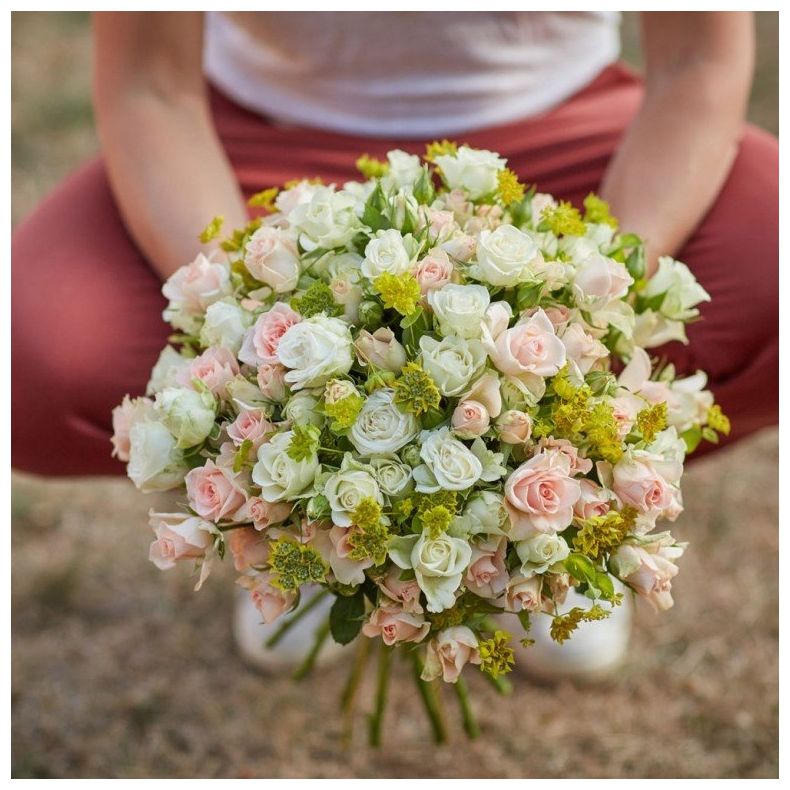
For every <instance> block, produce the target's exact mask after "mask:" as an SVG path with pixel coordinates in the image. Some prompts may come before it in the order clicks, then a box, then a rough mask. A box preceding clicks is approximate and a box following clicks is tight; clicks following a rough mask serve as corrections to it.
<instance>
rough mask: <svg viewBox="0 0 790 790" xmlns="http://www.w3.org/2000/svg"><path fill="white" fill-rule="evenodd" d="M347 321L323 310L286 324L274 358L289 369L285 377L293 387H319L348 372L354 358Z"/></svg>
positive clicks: (296, 388)
mask: <svg viewBox="0 0 790 790" xmlns="http://www.w3.org/2000/svg"><path fill="white" fill-rule="evenodd" d="M351 347H352V338H351V332H350V331H349V328H348V325H347V324H346V323H345V322H344V321H341V320H340V319H339V318H327V317H326V316H325V315H323V314H319V315H315V316H312V317H311V318H308V319H306V320H304V321H302V322H300V323H298V324H295V325H294V326H292V327H290V329H288V330H287V331H286V333H285V334H284V335H283V336H282V338H281V339H280V342H279V343H278V345H277V359H278V361H279V362H280V363H281V364H282V365H285V367H287V368H290V370H289V371H288V372H287V373H286V374H285V381H286V382H287V383H288V384H289V385H290V386H291V389H293V390H300V389H302V388H303V387H319V386H321V385H323V384H325V383H326V382H327V381H328V380H329V379H330V378H332V377H333V376H341V375H345V374H346V373H348V371H349V370H350V369H351V365H353V363H354V358H353V356H352V353H351Z"/></svg>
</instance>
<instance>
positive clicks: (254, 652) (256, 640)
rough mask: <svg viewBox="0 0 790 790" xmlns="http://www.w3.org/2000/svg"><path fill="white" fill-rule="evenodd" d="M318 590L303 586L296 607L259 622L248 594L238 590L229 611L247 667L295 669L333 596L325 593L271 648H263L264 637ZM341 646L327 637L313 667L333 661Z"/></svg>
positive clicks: (341, 648) (269, 669) (323, 617)
mask: <svg viewBox="0 0 790 790" xmlns="http://www.w3.org/2000/svg"><path fill="white" fill-rule="evenodd" d="M318 590H319V588H318V587H315V589H312V588H308V587H306V588H305V589H304V590H303V591H302V600H301V603H300V604H299V607H298V608H297V609H296V610H295V611H294V612H290V613H288V614H286V615H283V616H282V617H281V618H279V619H278V620H277V621H276V622H274V623H269V624H267V623H263V622H261V615H260V612H259V611H258V610H257V609H256V608H255V604H253V602H252V599H251V598H250V595H249V593H248V592H247V591H246V590H243V589H239V590H237V593H236V604H235V609H234V612H233V636H234V638H235V640H236V648H237V649H238V651H239V654H240V655H241V657H242V658H243V659H244V660H245V661H246V662H247V663H248V664H250V665H251V666H253V667H255V668H256V669H260V670H263V671H264V672H288V671H295V670H296V669H297V668H298V667H299V666H300V665H301V664H302V662H303V661H304V659H305V658H306V657H307V654H308V653H309V652H310V650H311V648H312V647H313V645H314V643H315V638H316V633H317V632H318V630H319V629H320V628H321V626H323V625H324V624H325V623H326V621H327V618H328V617H329V610H330V608H331V607H332V603H333V601H334V596H332V595H327V596H326V597H325V598H323V599H322V600H321V601H320V602H319V603H318V604H317V605H316V606H314V607H313V608H312V609H311V610H310V611H309V612H307V613H306V614H305V615H304V616H303V617H302V618H301V619H300V620H299V622H298V623H295V624H294V625H293V626H292V627H291V628H289V629H288V630H287V631H286V632H285V634H284V635H283V637H282V638H281V639H280V640H279V641H278V642H277V644H276V645H274V646H273V647H266V640H268V639H269V638H270V637H271V636H272V635H273V634H274V633H276V632H277V630H278V629H279V628H280V627H281V626H282V624H283V623H284V622H286V621H287V618H288V617H293V615H294V614H295V612H298V611H299V610H300V609H302V608H303V607H304V606H305V605H306V604H307V602H308V601H310V599H311V598H312V597H313V596H314V595H315V593H316V592H317V591H318ZM344 650H345V648H344V646H343V645H339V644H337V642H335V641H334V640H333V639H332V637H331V636H328V637H327V638H326V639H325V640H324V643H323V645H322V647H321V651H320V652H319V654H318V657H317V658H316V660H315V666H317V667H319V666H326V665H327V664H330V663H332V662H334V661H337V660H338V659H339V658H340V657H341V655H342V654H343V652H344Z"/></svg>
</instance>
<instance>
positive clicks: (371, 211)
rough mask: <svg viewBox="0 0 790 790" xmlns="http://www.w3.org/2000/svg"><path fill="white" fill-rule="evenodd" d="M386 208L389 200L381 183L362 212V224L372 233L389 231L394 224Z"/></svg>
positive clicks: (377, 185)
mask: <svg viewBox="0 0 790 790" xmlns="http://www.w3.org/2000/svg"><path fill="white" fill-rule="evenodd" d="M386 206H387V198H386V197H385V195H384V190H383V189H382V188H381V182H380V181H379V182H378V183H377V184H376V188H375V189H374V190H373V191H372V192H371V193H370V197H369V198H368V199H367V202H366V203H365V208H364V210H363V212H362V222H363V223H364V224H365V225H367V226H368V227H369V228H370V229H371V230H372V231H377V230H387V229H388V228H391V227H392V223H391V222H390V221H389V219H388V218H387V216H386V215H385V213H384V210H385V208H386Z"/></svg>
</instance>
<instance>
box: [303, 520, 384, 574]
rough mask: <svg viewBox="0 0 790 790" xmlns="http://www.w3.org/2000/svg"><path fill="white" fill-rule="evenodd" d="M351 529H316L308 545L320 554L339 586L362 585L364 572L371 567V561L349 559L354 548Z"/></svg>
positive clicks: (335, 527) (333, 527) (336, 527)
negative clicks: (351, 540)
mask: <svg viewBox="0 0 790 790" xmlns="http://www.w3.org/2000/svg"><path fill="white" fill-rule="evenodd" d="M352 529H353V527H352V528H348V527H338V526H332V527H330V528H329V529H316V530H315V532H314V534H313V535H312V537H311V539H310V543H311V544H312V545H313V546H314V547H315V549H316V550H317V551H318V552H319V554H321V556H322V557H323V558H324V560H325V561H326V562H328V563H329V567H330V568H331V569H332V573H333V574H334V576H335V578H336V579H337V581H339V582H340V583H341V584H362V583H363V582H364V581H365V570H366V569H367V568H370V567H371V566H372V565H373V560H371V559H366V560H353V559H351V557H350V554H351V552H352V551H353V550H354V547H353V546H352V545H351V542H350V537H351V530H352Z"/></svg>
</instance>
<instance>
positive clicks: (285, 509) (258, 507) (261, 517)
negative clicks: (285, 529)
mask: <svg viewBox="0 0 790 790" xmlns="http://www.w3.org/2000/svg"><path fill="white" fill-rule="evenodd" d="M292 509H293V507H292V505H291V503H290V502H266V500H264V499H261V498H260V497H257V496H256V497H250V498H249V499H248V500H247V512H248V513H249V516H250V519H251V520H252V522H253V525H254V526H255V529H257V530H263V529H267V528H268V527H270V526H271V525H272V524H281V523H282V522H283V521H285V519H287V518H288V516H290V515H291V510H292Z"/></svg>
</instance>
